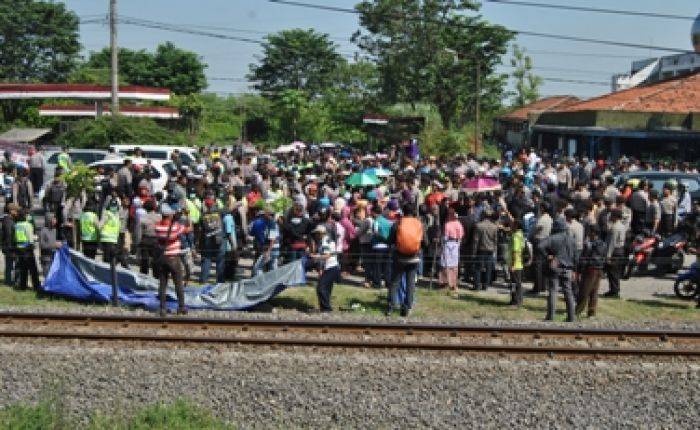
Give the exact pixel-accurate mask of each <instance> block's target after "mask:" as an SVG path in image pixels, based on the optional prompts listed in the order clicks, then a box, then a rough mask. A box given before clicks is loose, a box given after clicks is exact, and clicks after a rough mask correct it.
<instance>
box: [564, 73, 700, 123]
mask: <svg viewBox="0 0 700 430" xmlns="http://www.w3.org/2000/svg"><path fill="white" fill-rule="evenodd" d="M598 110H607V111H626V112H659V113H688V112H700V72H697V73H694V74H691V75H686V76H682V77H679V78H675V79H670V80H667V81H663V82H658V83H654V84H649V85H646V86H641V87H635V88H630V89H628V90H622V91H618V92H616V93H610V94H607V95H604V96H600V97H595V98H592V99H589V100H586V101H583V102H581V103H576V104H573V105H569V106H566V107H562V108H558V109H556V110H555V111H556V112H580V111H598Z"/></svg>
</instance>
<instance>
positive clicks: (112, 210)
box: [100, 199, 121, 305]
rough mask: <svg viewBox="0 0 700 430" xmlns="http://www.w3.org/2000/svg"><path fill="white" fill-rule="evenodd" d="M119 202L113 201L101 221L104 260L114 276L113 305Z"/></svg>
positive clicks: (117, 252) (113, 298) (114, 301)
mask: <svg viewBox="0 0 700 430" xmlns="http://www.w3.org/2000/svg"><path fill="white" fill-rule="evenodd" d="M120 227H121V221H119V200H118V199H112V200H111V201H110V203H109V205H108V206H107V208H106V209H105V211H104V212H103V213H102V219H101V220H100V243H101V244H102V253H103V254H102V258H103V261H104V262H105V263H109V270H110V273H111V274H112V304H113V305H117V304H118V303H119V302H118V296H117V267H116V266H117V258H118V257H119V252H120V251H119V230H120Z"/></svg>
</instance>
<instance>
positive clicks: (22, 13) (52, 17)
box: [0, 0, 80, 82]
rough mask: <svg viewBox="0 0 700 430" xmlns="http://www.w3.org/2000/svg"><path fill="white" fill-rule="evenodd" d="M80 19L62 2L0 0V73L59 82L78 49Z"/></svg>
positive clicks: (5, 76)
mask: <svg viewBox="0 0 700 430" xmlns="http://www.w3.org/2000/svg"><path fill="white" fill-rule="evenodd" d="M78 24H79V20H78V17H77V16H76V15H75V13H73V12H71V11H68V10H66V6H65V5H64V4H62V3H54V2H44V1H34V0H13V1H7V0H4V1H1V2H0V76H2V79H3V80H7V81H36V82H61V81H63V80H65V79H66V77H67V76H68V74H69V73H70V72H71V71H72V70H73V68H74V67H75V65H76V62H77V60H78V56H79V53H80V42H79V40H80V39H79V37H80V36H79V32H78Z"/></svg>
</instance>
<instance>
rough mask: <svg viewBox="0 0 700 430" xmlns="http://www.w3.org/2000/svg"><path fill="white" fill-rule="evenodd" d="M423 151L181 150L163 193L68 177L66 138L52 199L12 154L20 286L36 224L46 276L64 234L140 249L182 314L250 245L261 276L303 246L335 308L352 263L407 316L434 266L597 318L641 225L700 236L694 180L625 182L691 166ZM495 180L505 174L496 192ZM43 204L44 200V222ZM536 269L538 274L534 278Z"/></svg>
mask: <svg viewBox="0 0 700 430" xmlns="http://www.w3.org/2000/svg"><path fill="white" fill-rule="evenodd" d="M414 155H415V154H406V153H404V152H403V151H402V150H401V147H396V148H393V149H392V150H391V151H390V152H389V153H387V154H376V155H366V154H363V153H361V152H359V151H352V150H345V151H344V153H342V154H339V153H338V151H325V150H322V149H315V150H301V151H299V152H295V153H292V154H287V155H284V156H280V157H274V156H270V155H263V156H239V155H234V153H233V152H232V151H229V150H226V149H220V148H200V149H199V151H198V153H197V154H196V161H195V163H194V165H187V164H185V163H183V162H182V161H181V160H180V159H179V157H178V154H177V152H176V151H175V152H174V154H173V157H172V162H173V166H174V168H173V169H172V172H171V173H170V178H169V181H168V183H167V185H166V187H165V189H164V190H162V191H161V190H155V189H154V184H153V181H152V179H151V172H150V167H149V164H145V165H143V164H134V163H132V162H131V160H130V159H123V160H122V159H120V160H121V161H120V163H123V164H122V166H121V167H120V168H119V169H116V170H114V171H110V170H105V169H103V168H101V169H100V170H99V171H97V172H96V176H95V187H94V190H83V191H82V192H80V193H78V195H69V193H68V189H67V186H66V183H65V181H64V179H63V178H64V176H63V175H64V174H66V173H70V171H71V169H73V165H72V163H71V161H70V157H69V154H68V152H67V148H66V149H64V150H63V152H61V154H59V157H58V166H57V169H56V174H55V177H54V178H52V179H51V180H50V182H48V183H47V184H46V185H45V186H44V192H43V200H42V201H41V202H39V201H37V199H36V193H37V192H38V190H39V188H41V187H42V182H43V175H44V173H43V169H44V166H45V162H44V160H43V159H42V154H41V152H34V153H32V154H30V157H29V160H28V164H26V165H18V164H17V163H14V162H12V161H11V157H10V155H9V154H6V155H5V159H4V160H3V162H2V164H1V165H0V167H1V168H2V174H3V181H5V183H7V181H6V177H11V178H12V181H11V184H12V185H11V187H10V190H11V191H10V192H8V193H6V194H5V206H4V216H3V219H2V252H3V255H4V264H5V284H7V285H10V286H15V285H16V286H17V287H18V288H22V289H24V288H27V286H28V281H29V280H30V279H31V281H32V285H33V287H34V288H37V289H38V288H39V287H40V284H39V271H38V267H37V263H36V257H35V252H34V247H35V242H36V237H38V239H39V240H38V245H39V257H40V263H41V268H42V270H43V273H44V275H46V273H47V271H48V269H49V266H50V264H51V260H52V255H53V253H54V252H55V250H56V249H58V248H59V247H61V246H63V245H64V244H68V245H69V246H70V247H71V248H74V249H76V250H80V251H81V252H82V253H83V254H84V255H85V256H87V257H89V258H97V255H98V254H101V258H102V259H104V261H106V262H108V263H110V264H111V265H112V266H113V267H114V266H116V265H122V266H124V267H127V268H128V267H130V265H131V264H134V263H135V264H136V265H137V266H138V267H139V270H140V271H141V273H144V274H152V275H153V276H154V277H156V278H158V279H159V280H160V295H161V298H162V300H161V302H162V309H161V311H162V312H165V291H166V287H167V285H168V282H169V279H172V281H173V283H174V285H175V289H176V292H177V296H178V301H179V309H178V312H180V313H185V312H186V309H185V306H184V293H183V288H184V287H185V286H187V285H188V284H189V283H190V282H192V281H194V280H196V281H197V282H198V283H200V284H206V283H209V282H211V280H212V278H211V271H212V266H214V267H215V273H214V280H215V281H216V282H227V281H233V280H235V279H236V278H237V277H240V276H242V275H243V271H242V270H241V268H239V260H240V259H241V258H242V257H243V256H245V255H246V253H247V252H250V253H251V254H252V261H253V265H252V271H251V275H252V276H255V275H257V274H260V273H262V272H267V271H272V270H275V269H276V268H277V267H279V265H280V264H286V263H289V262H292V261H296V260H303V262H304V265H305V268H306V269H307V270H309V271H315V272H317V273H318V281H317V294H318V303H319V308H320V310H321V311H324V312H326V311H331V310H332V305H331V297H332V289H333V286H334V284H336V283H337V282H338V281H340V280H341V279H342V278H343V277H345V276H349V275H353V276H358V277H361V279H363V285H364V287H365V288H377V289H378V288H387V289H388V300H387V308H386V312H387V314H391V313H392V312H394V310H397V311H399V312H400V313H401V315H403V316H406V315H408V314H409V313H410V311H411V309H412V308H413V306H414V304H415V287H416V283H417V281H419V280H420V279H425V280H426V282H428V283H429V284H430V285H431V286H432V284H433V282H434V281H435V286H438V287H442V288H445V289H446V291H447V292H448V293H449V294H456V293H457V291H458V289H459V288H460V286H464V285H468V286H470V287H471V288H473V289H474V290H487V289H489V288H492V287H493V286H494V282H495V281H496V279H497V277H501V278H502V279H503V282H505V284H506V285H507V286H508V287H509V288H510V291H511V300H510V305H512V306H515V307H518V306H521V305H522V304H523V301H524V296H525V295H526V294H530V295H539V294H542V293H545V292H546V293H548V306H547V315H546V319H548V320H551V319H553V318H554V312H555V308H556V303H557V295H558V292H559V291H561V292H563V294H564V298H565V302H566V315H567V320H568V321H574V320H575V319H576V318H577V316H580V315H582V314H586V315H587V316H589V317H592V316H595V314H596V308H597V299H598V289H599V284H600V281H601V279H603V278H604V277H605V276H606V277H607V279H608V284H609V291H607V292H606V293H605V294H604V295H605V296H606V297H619V294H620V279H621V277H622V272H623V268H624V264H625V262H626V261H627V256H628V254H629V247H630V243H631V241H632V237H633V235H634V234H638V233H641V232H642V231H646V232H649V231H650V232H658V233H659V234H670V233H672V232H674V231H677V230H678V229H679V228H684V229H686V231H687V232H688V237H689V240H690V242H691V243H694V242H695V241H696V240H697V233H696V231H697V229H696V228H695V227H696V226H695V224H696V220H697V215H698V214H699V213H700V207H698V205H694V204H693V203H692V200H691V198H690V195H689V193H688V191H687V190H686V189H685V188H684V186H683V184H677V183H671V182H669V183H666V184H664V186H663V188H662V189H655V188H653V185H652V184H651V183H650V182H645V181H643V180H642V181H630V182H626V183H619V182H616V179H615V178H616V177H618V175H620V174H621V173H625V172H632V171H635V170H659V171H663V170H668V171H679V172H688V173H697V167H696V166H691V165H689V164H687V163H675V162H670V163H664V162H660V163H655V164H653V165H652V164H649V163H644V162H641V161H638V160H633V159H627V158H625V157H622V158H620V159H618V160H613V161H611V160H604V159H597V160H589V159H587V158H585V157H581V158H567V157H560V156H557V155H556V154H555V155H552V154H544V153H539V154H538V153H537V151H535V150H521V151H519V152H514V151H505V153H504V157H503V158H502V159H500V160H478V159H477V158H476V157H474V156H473V155H465V156H458V157H454V158H450V159H438V158H435V157H425V158H421V159H420V160H419V159H418V157H415V156H414ZM110 156H113V157H114V158H115V159H117V156H116V155H115V154H110ZM136 156H138V151H137V154H136ZM358 175H359V176H358ZM353 177H355V178H356V179H359V182H358V181H351V180H349V179H350V178H353ZM482 179H483V181H482ZM482 182H483V183H486V184H490V186H489V187H486V188H484V189H480V188H479V184H481V183H482ZM473 184H476V185H473ZM493 184H497V185H496V186H495V187H494V186H493ZM39 206H41V207H43V210H44V212H45V214H46V215H45V221H44V223H43V227H42V228H41V229H40V230H39V231H38V232H37V233H36V234H35V232H34V222H33V220H34V218H33V214H34V213H36V212H37V211H36V209H37V208H38V207H39ZM691 249H692V250H693V251H694V249H695V248H693V247H691ZM197 266H198V267H199V273H198V274H197V273H196V272H197V271H196V270H195V268H196V267H197ZM527 278H529V279H531V280H532V285H533V286H532V288H531V289H530V290H529V291H524V288H523V281H524V279H527ZM698 300H699V302H698V306H700V298H698Z"/></svg>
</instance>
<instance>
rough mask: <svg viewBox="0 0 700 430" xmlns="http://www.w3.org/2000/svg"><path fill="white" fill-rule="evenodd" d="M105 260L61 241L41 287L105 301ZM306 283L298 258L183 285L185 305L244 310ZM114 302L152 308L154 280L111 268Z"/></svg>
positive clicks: (108, 296) (171, 295)
mask: <svg viewBox="0 0 700 430" xmlns="http://www.w3.org/2000/svg"><path fill="white" fill-rule="evenodd" d="M110 279H111V276H110V271H109V266H108V265H107V264H105V263H101V262H97V261H94V260H92V259H89V258H87V257H85V256H84V255H82V254H81V253H79V252H77V251H74V250H71V249H69V248H68V247H63V248H61V249H60V250H58V251H57V252H56V255H55V257H54V260H53V264H52V265H51V269H50V270H49V274H48V276H47V277H46V281H45V282H44V286H43V289H44V291H45V292H47V293H50V294H55V295H59V296H62V297H66V298H69V299H74V300H77V301H82V302H95V303H109V302H110V301H111V300H112V286H111V285H110V282H111V281H110ZM305 283H306V276H305V273H304V268H303V262H302V261H301V260H299V261H296V262H292V263H289V264H286V265H284V266H282V267H280V268H278V269H275V270H272V271H270V272H267V273H263V274H261V275H258V276H255V277H253V278H251V279H247V280H242V281H238V282H230V283H224V284H216V285H208V286H205V287H201V288H187V289H185V305H186V306H187V307H188V308H190V309H212V310H246V309H250V308H252V307H254V306H256V305H258V304H260V303H263V302H265V301H267V300H270V299H271V298H273V297H275V296H276V295H278V294H279V293H281V292H282V291H284V289H285V288H287V287H291V286H295V285H303V284H305ZM117 285H118V295H119V302H120V303H121V304H124V305H127V306H138V307H144V308H146V309H152V310H154V309H158V308H159V307H160V301H159V299H158V281H157V280H156V279H154V278H151V277H149V276H145V275H142V274H140V273H138V272H134V271H131V270H127V269H121V268H120V269H117ZM167 298H168V308H169V309H174V308H176V307H177V296H176V295H175V291H174V290H173V289H168V292H167Z"/></svg>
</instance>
